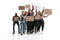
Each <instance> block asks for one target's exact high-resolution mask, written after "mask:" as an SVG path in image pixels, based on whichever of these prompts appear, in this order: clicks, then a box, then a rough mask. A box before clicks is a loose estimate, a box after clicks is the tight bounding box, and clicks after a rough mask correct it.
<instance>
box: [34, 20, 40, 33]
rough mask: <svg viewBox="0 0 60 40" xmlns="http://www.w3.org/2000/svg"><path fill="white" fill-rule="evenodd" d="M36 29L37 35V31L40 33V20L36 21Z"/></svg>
mask: <svg viewBox="0 0 60 40" xmlns="http://www.w3.org/2000/svg"><path fill="white" fill-rule="evenodd" d="M34 27H35V33H36V32H37V31H39V29H40V22H39V20H35V21H34Z"/></svg>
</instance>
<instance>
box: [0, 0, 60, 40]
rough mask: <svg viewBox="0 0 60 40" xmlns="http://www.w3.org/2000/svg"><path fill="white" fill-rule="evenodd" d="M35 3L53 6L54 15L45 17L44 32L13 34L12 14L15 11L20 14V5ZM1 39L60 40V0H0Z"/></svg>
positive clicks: (46, 6)
mask: <svg viewBox="0 0 60 40" xmlns="http://www.w3.org/2000/svg"><path fill="white" fill-rule="evenodd" d="M25 4H33V5H37V4H40V5H44V6H45V8H52V15H50V16H49V17H47V18H45V19H44V20H45V28H44V31H43V34H41V33H40V32H38V33H37V34H32V35H31V34H30V35H27V34H24V35H23V36H21V35H20V34H18V33H17V25H16V26H15V27H16V28H15V29H16V34H15V35H13V34H12V26H13V25H12V23H13V22H12V16H13V15H14V14H15V12H17V13H18V15H20V14H21V13H20V10H18V6H19V5H25ZM0 40H60V1H59V0H0Z"/></svg>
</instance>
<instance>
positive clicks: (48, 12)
mask: <svg viewBox="0 0 60 40" xmlns="http://www.w3.org/2000/svg"><path fill="white" fill-rule="evenodd" d="M44 14H48V15H52V9H44Z"/></svg>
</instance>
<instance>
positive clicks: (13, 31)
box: [13, 22, 15, 34]
mask: <svg viewBox="0 0 60 40" xmlns="http://www.w3.org/2000/svg"><path fill="white" fill-rule="evenodd" d="M14 33H15V22H13V34H14Z"/></svg>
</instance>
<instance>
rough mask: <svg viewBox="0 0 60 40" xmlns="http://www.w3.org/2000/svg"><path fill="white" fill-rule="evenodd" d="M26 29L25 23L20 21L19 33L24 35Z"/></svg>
mask: <svg viewBox="0 0 60 40" xmlns="http://www.w3.org/2000/svg"><path fill="white" fill-rule="evenodd" d="M26 29H27V27H26V22H25V21H21V22H20V33H23V32H24V33H25V31H26Z"/></svg>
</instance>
